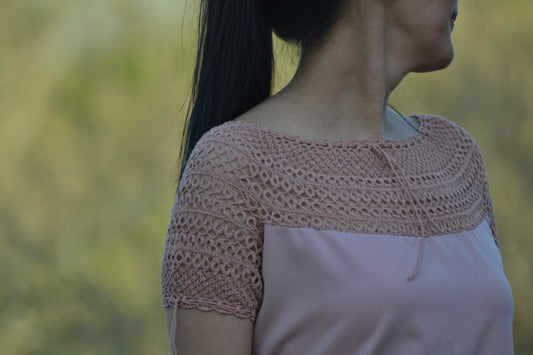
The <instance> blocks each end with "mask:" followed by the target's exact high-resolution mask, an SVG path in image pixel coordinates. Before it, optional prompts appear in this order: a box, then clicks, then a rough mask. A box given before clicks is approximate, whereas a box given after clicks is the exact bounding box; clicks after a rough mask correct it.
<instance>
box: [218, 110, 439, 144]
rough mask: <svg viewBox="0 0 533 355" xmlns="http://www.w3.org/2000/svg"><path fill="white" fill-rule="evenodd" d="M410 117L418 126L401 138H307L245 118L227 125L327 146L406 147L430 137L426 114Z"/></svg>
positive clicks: (293, 140) (289, 139) (299, 142)
mask: <svg viewBox="0 0 533 355" xmlns="http://www.w3.org/2000/svg"><path fill="white" fill-rule="evenodd" d="M409 117H412V118H414V119H415V120H416V121H417V123H418V127H417V130H416V131H415V132H414V133H413V134H411V135H410V136H407V137H404V138H400V139H390V138H381V139H353V140H349V139H334V138H305V137H301V136H297V135H294V134H289V133H286V132H284V131H281V130H277V129H274V128H270V127H266V126H264V125H262V124H260V123H257V122H248V121H243V120H232V121H228V122H226V125H235V126H242V127H247V128H248V129H251V130H254V131H260V132H263V133H266V134H268V135H270V136H273V137H275V138H280V139H283V140H285V141H289V142H293V143H298V144H304V145H310V146H327V147H349V146H376V145H379V146H381V147H405V146H411V145H413V144H415V143H417V142H419V141H421V140H424V139H425V138H426V137H428V131H429V129H428V124H427V123H428V119H427V117H426V116H424V115H416V114H413V115H410V116H409Z"/></svg>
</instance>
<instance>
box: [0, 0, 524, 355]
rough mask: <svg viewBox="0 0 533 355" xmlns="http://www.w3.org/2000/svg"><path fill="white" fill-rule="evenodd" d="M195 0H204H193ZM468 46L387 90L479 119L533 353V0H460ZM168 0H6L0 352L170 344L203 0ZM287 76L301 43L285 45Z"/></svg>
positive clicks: (519, 325)
mask: <svg viewBox="0 0 533 355" xmlns="http://www.w3.org/2000/svg"><path fill="white" fill-rule="evenodd" d="M194 4H195V3H194V2H190V4H188V6H189V7H190V6H193V5H194ZM460 5H461V10H460V16H459V19H458V22H457V26H456V30H455V31H456V32H455V34H454V40H455V45H456V53H457V54H456V59H455V62H454V63H453V64H452V66H451V67H450V68H448V69H446V70H445V71H442V72H437V73H431V74H422V75H421V74H413V75H410V76H409V77H408V78H406V79H405V81H404V83H403V84H402V85H401V86H400V88H399V89H398V90H397V91H396V92H395V93H394V95H393V97H392V99H391V102H392V103H393V104H394V105H395V106H396V107H397V108H399V109H400V110H401V111H402V112H404V113H406V114H408V113H411V112H417V113H435V114H439V115H442V116H445V117H447V118H449V119H451V120H453V121H455V122H457V123H458V124H460V125H462V126H463V127H465V128H466V129H467V130H468V131H469V132H470V133H471V134H472V136H473V137H474V138H475V139H476V141H477V142H478V144H479V145H480V147H481V149H482V151H483V154H484V157H485V163H486V167H487V171H488V175H489V182H490V184H491V191H492V196H493V200H494V206H495V211H496V218H497V223H498V230H499V234H500V238H501V242H502V247H501V252H502V256H503V261H504V266H505V270H506V273H507V276H508V278H509V281H510V283H511V286H512V288H513V292H514V298H515V323H514V336H515V348H516V353H517V354H519V355H520V354H531V353H533V339H532V338H531V334H533V259H532V258H531V252H532V250H533V239H532V238H530V234H529V233H530V231H531V230H533V205H532V204H531V203H530V201H532V200H533V185H532V184H531V182H532V181H533V159H532V157H531V154H532V152H533V100H531V98H530V97H529V95H531V94H532V93H533V74H532V72H531V67H530V66H531V64H532V63H533V26H532V24H531V21H530V15H531V13H533V3H531V1H529V0H509V1H506V2H501V1H496V0H485V1H482V2H481V1H478V2H468V3H465V4H463V3H460ZM183 9H184V2H183V1H169V0H129V1H127V2H126V1H119V0H92V1H67V0H23V1H14V0H5V1H2V2H1V3H0V67H1V68H2V69H1V71H0V159H1V161H2V166H1V168H0V269H1V270H2V272H1V273H0V285H1V287H0V352H1V353H2V354H94V353H98V354H159V353H161V354H162V353H166V352H167V351H168V350H167V349H168V346H167V332H166V322H165V318H164V312H163V309H162V308H161V298H160V286H159V273H160V260H161V255H162V251H163V241H164V236H165V232H166V225H167V223H168V217H169V215H170V207H171V204H172V201H173V199H174V189H175V181H174V179H175V173H176V171H175V168H176V162H175V160H176V157H177V146H178V141H179V132H180V129H181V122H182V118H183V115H184V113H185V112H186V100H187V90H188V86H189V82H190V77H191V73H192V69H193V59H194V50H195V49H194V36H192V35H191V34H192V33H193V32H194V26H193V25H192V22H193V21H189V18H191V17H192V16H193V15H194V6H193V8H188V10H187V11H185V12H184V10H183ZM277 49H278V51H277V52H278V54H279V55H280V56H279V58H278V68H277V69H278V77H277V87H278V88H280V87H282V86H283V84H284V83H285V82H286V81H287V80H288V78H289V77H290V75H291V74H292V71H293V70H294V67H295V65H296V62H297V60H296V59H295V57H294V55H293V56H292V57H290V54H294V53H295V50H294V49H291V48H290V47H287V46H285V45H281V44H279V43H278V45H277Z"/></svg>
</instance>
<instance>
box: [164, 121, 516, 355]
mask: <svg viewBox="0 0 533 355" xmlns="http://www.w3.org/2000/svg"><path fill="white" fill-rule="evenodd" d="M415 119H416V120H417V121H418V123H419V127H418V128H419V131H420V132H419V133H416V134H414V135H413V136H411V137H408V138H406V139H402V140H399V141H393V140H382V141H334V140H321V141H316V140H310V139H302V138H299V137H294V136H289V135H286V134H284V133H282V132H276V131H273V130H270V129H267V128H263V127H261V126H258V125H254V124H249V123H246V122H227V123H225V124H223V125H220V126H218V127H215V128H214V129H212V130H211V131H209V132H208V133H206V134H205V135H204V136H203V137H202V139H201V140H200V141H199V142H198V143H197V145H196V147H195V148H194V151H193V153H192V155H191V157H190V159H189V161H188V163H187V167H186V169H185V172H184V174H183V176H182V179H181V181H180V187H179V190H178V193H177V196H176V201H175V204H174V207H173V209H172V216H171V219H170V223H169V226H168V233H167V237H166V241H165V252H164V255H163V260H162V274H161V276H162V278H161V284H162V293H163V305H164V306H165V307H176V306H177V307H183V308H196V309H201V310H206V311H208V310H215V311H217V312H220V313H223V314H231V315H234V316H237V317H241V318H247V319H250V320H252V321H256V318H257V314H258V312H259V310H260V308H261V305H262V303H263V301H264V295H268V294H269V292H271V290H269V289H268V288H267V287H268V284H267V283H264V279H263V276H264V275H263V274H262V273H261V270H262V267H264V265H263V257H266V256H268V254H267V253H266V252H264V250H263V247H264V245H263V243H264V242H267V241H268V240H267V239H265V238H264V237H265V228H267V229H268V228H269V227H267V226H272V227H273V226H278V227H280V228H281V227H283V228H289V229H295V230H299V229H302V228H303V229H306V230H309V231H313V230H314V231H336V232H342V233H351V234H353V235H357V236H360V235H365V236H371V235H372V236H374V238H376V243H377V240H382V239H383V238H385V237H384V236H388V237H387V238H385V239H387V240H391V238H392V237H393V236H395V237H396V238H397V239H398V240H402V241H403V243H404V244H403V245H404V246H403V247H402V249H401V250H403V252H404V253H408V254H409V255H402V256H403V257H405V259H404V258H401V259H400V258H399V256H398V255H397V256H396V257H397V259H396V261H397V264H394V263H391V261H389V260H386V259H383V258H385V255H389V254H388V253H385V254H384V256H383V257H379V254H378V253H377V252H376V253H375V254H373V258H377V259H376V260H375V261H374V264H375V263H377V264H379V263H380V262H384V263H385V264H384V265H390V267H391V268H393V267H395V268H396V267H397V268H398V269H397V270H396V271H398V272H399V270H401V271H402V272H401V275H400V273H398V274H397V275H396V276H398V280H397V282H405V281H406V280H405V279H406V277H407V276H411V279H413V281H412V282H413V285H411V286H406V287H415V286H414V285H418V283H420V281H419V280H418V277H422V275H426V276H424V277H427V275H428V272H429V271H428V270H426V267H430V265H431V264H429V263H428V259H430V258H432V257H433V254H432V253H433V252H435V250H436V249H434V247H433V249H432V245H433V246H434V243H435V242H434V240H436V239H435V238H437V237H438V238H443V240H445V239H449V237H448V236H449V235H451V234H458V235H459V234H460V233H462V232H465V231H472V230H474V229H475V228H477V227H478V226H479V225H480V224H481V223H482V222H483V221H485V220H486V221H487V223H488V224H487V226H488V227H489V228H488V230H487V231H486V232H487V233H486V235H487V236H490V238H489V240H491V241H492V243H493V245H492V252H497V248H496V246H497V245H498V243H499V239H498V234H497V232H496V224H495V219H494V213H493V208H492V200H491V197H490V192H489V185H488V182H487V178H486V175H485V168H484V165H483V159H482V157H481V153H480V151H479V148H478V147H477V145H476V144H475V142H474V140H473V139H472V138H471V137H470V136H469V135H468V133H467V132H465V131H464V130H463V129H462V128H460V127H458V126H457V125H455V124H453V123H451V122H449V121H447V120H445V119H443V118H440V117H435V116H415ZM489 231H490V232H489ZM311 235H314V234H313V233H311ZM444 236H446V237H445V238H444ZM356 239H357V240H363V239H360V238H359V237H357V238H356ZM468 240H469V238H460V239H457V241H458V243H459V242H460V241H464V242H467V241H468ZM486 242H487V241H486V240H485V243H486ZM394 243H396V240H395V241H393V242H391V243H390V244H391V245H392V244H394ZM280 245H282V244H280ZM407 245H408V246H409V247H408V248H407V247H406V246H407ZM464 248H466V246H463V247H460V246H459V245H456V246H455V249H454V248H451V249H445V248H444V249H443V250H448V252H449V253H452V252H457V253H462V252H464V251H465V250H466V249H464ZM468 250H469V251H471V252H477V250H476V249H468ZM487 250H490V249H488V246H487V245H485V249H484V250H482V251H481V252H482V254H480V255H485V254H486V253H487ZM280 252H281V251H280ZM457 257H458V258H459V257H460V255H457ZM357 258H359V256H357V254H355V255H354V259H357ZM472 258H473V259H472V260H478V259H476V255H473V256H472ZM333 259H334V260H335V258H333ZM362 260H366V259H362ZM439 260H440V259H439ZM495 260H496V259H495V258H494V257H492V259H491V262H493V263H494V262H495ZM463 261H464V262H463V263H460V265H461V268H463V269H464V270H463V271H464V272H465V273H469V272H470V271H471V270H470V269H469V268H471V269H472V270H477V269H478V268H479V265H477V264H475V263H468V262H466V259H464V260H463ZM478 261H479V260H478ZM292 262H293V263H294V265H298V263H300V262H302V261H300V260H297V259H296V260H293V261H292ZM354 262H359V261H357V260H354ZM415 265H416V267H415ZM407 266H410V267H411V270H407V274H406V270H405V267H407ZM376 267H377V266H376ZM442 267H444V266H442ZM492 267H493V268H492V269H491V268H489V269H487V272H495V273H496V274H494V276H495V278H496V279H498V278H501V276H502V275H503V274H502V271H501V263H499V264H494V265H493V266H492ZM494 268H496V269H494ZM378 270H379V268H378ZM496 271H497V272H496ZM446 272H447V271H446V270H441V271H440V273H436V274H435V276H434V277H435V278H436V279H435V280H434V282H445V281H447V280H446V279H444V280H439V279H438V278H439V277H444V276H445V275H446ZM374 276H375V277H381V275H378V274H376V275H374ZM373 281H374V282H380V281H383V280H373ZM310 282H311V281H310ZM368 282H369V280H361V284H359V285H358V287H362V288H364V287H370V286H372V287H374V286H373V285H372V284H367V283H368ZM461 285H463V286H465V287H466V285H465V284H464V283H463V284H461ZM499 285H500V287H502V289H500V290H499V291H498V292H500V293H502V294H503V293H505V290H504V289H505V287H508V286H505V285H503V283H502V282H501V280H500V283H499ZM451 286H457V285H451ZM417 290H418V289H417ZM464 291H465V294H466V295H467V296H469V297H470V296H471V295H472V294H471V292H472V290H467V289H465V290H464ZM291 292H292V291H291ZM330 292H334V290H330ZM427 292H428V293H429V294H430V295H432V293H431V292H434V289H433V288H430V289H428V290H427ZM417 293H420V295H421V296H422V297H421V298H420V302H421V305H422V306H423V305H424V300H425V298H424V296H427V294H426V293H424V292H422V291H417ZM340 296H341V295H339V297H340ZM287 297H293V296H292V295H291V294H287ZM332 300H334V299H332ZM488 301H490V299H488ZM488 301H487V302H488ZM495 301H497V303H498V302H501V299H498V300H495ZM508 301H509V300H508ZM366 302H367V303H366V304H368V300H366ZM322 306H323V307H324V308H325V309H328V308H332V309H333V308H334V304H333V303H331V302H330V300H329V299H324V302H323V304H322ZM361 306H362V307H364V306H365V304H362V305H360V307H361ZM407 306H411V304H406V307H407ZM436 306H437V307H438V304H437V305H436ZM511 307H512V302H511ZM424 309H425V310H426V311H428V312H429V310H428V309H427V308H424ZM497 309H500V308H497ZM500 310H501V311H502V312H503V313H502V314H500V317H502V318H501V319H503V318H505V317H508V316H509V312H508V310H509V305H508V307H507V308H506V309H500ZM262 312H263V311H262ZM376 316H379V317H381V315H379V314H377V313H376ZM308 317H312V314H309V315H308ZM379 317H378V319H376V320H375V321H376V322H377V321H381V320H382V318H379ZM355 319H357V317H355ZM506 319H507V318H506ZM326 320H327V318H326V319H325V320H324V321H326ZM424 321H428V319H425V320H424ZM434 321H435V322H439V319H434ZM481 323H482V322H481V321H480V322H479V324H478V325H481ZM341 324H342V323H341ZM341 324H339V325H338V326H341ZM417 324H418V323H417ZM380 326H381V325H380ZM508 326H509V327H510V324H508ZM487 327H488V325H487ZM502 327H503V325H502ZM413 329H414V328H413ZM439 329H443V328H439ZM483 329H485V328H483ZM487 329H488V328H487ZM509 332H510V328H509ZM373 334H378V335H379V334H381V333H379V331H378V332H377V333H373ZM424 334H426V333H424ZM426 335H427V334H426ZM477 335H479V334H477ZM408 336H410V335H409V334H408ZM417 336H418V335H417ZM465 336H471V334H470V333H468V334H465ZM443 337H445V335H443ZM380 339H381V338H380ZM445 339H448V338H445ZM480 339H481V338H480ZM482 339H485V337H482ZM480 341H481V340H480ZM376 344H378V343H376ZM378 345H379V344H378ZM376 346H377V345H376ZM480 346H483V345H480ZM303 353H305V352H303Z"/></svg>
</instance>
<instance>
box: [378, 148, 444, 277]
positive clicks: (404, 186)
mask: <svg viewBox="0 0 533 355" xmlns="http://www.w3.org/2000/svg"><path fill="white" fill-rule="evenodd" d="M370 147H371V148H373V149H374V150H375V151H376V152H378V153H380V154H381V155H383V156H384V157H385V160H387V163H388V164H389V166H390V168H391V171H392V172H393V173H394V174H395V175H396V178H397V179H398V182H399V184H400V187H401V188H402V189H403V190H404V191H405V193H406V194H407V195H408V196H409V199H410V200H411V206H413V208H414V210H415V213H416V218H417V220H418V224H419V225H420V230H421V237H419V238H420V244H419V246H418V256H417V258H416V265H415V267H414V269H413V271H412V272H411V274H410V275H409V276H407V281H413V280H414V279H415V277H416V275H417V274H418V272H419V271H420V266H421V264H422V256H423V254H424V241H425V240H426V237H429V235H426V228H425V227H424V222H423V221H422V216H421V211H420V209H421V210H422V211H424V213H425V214H426V216H427V218H428V220H429V221H430V222H431V223H432V224H433V225H435V226H436V227H437V228H439V226H438V225H437V224H436V223H435V222H434V220H433V218H431V216H430V214H429V212H428V211H427V210H426V209H425V208H424V206H423V205H421V207H420V209H419V208H416V207H415V197H414V195H413V192H412V191H411V189H410V188H409V186H408V185H407V184H408V183H407V178H406V175H405V171H404V170H403V169H402V167H401V166H399V165H397V164H394V161H393V159H392V158H391V157H390V155H389V154H388V153H387V152H386V151H385V150H384V149H383V148H382V147H381V146H380V145H379V144H377V145H375V146H374V145H372V146H370ZM397 170H399V171H400V172H401V173H402V174H403V175H400V174H398V172H397Z"/></svg>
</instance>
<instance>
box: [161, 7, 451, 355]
mask: <svg viewBox="0 0 533 355" xmlns="http://www.w3.org/2000/svg"><path fill="white" fill-rule="evenodd" d="M454 8H456V0H401V1H400V0H351V1H349V2H348V4H347V6H346V8H345V9H344V11H341V17H340V18H339V20H338V21H337V23H336V24H335V25H334V26H333V27H332V29H331V30H330V31H329V33H328V35H327V37H326V38H325V40H324V41H322V44H318V45H314V46H308V47H307V48H305V50H304V52H303V55H302V58H301V61H300V66H299V68H298V70H297V73H296V74H295V76H294V78H293V80H292V81H291V82H290V83H289V84H288V85H287V86H286V87H285V88H284V89H283V90H281V91H280V92H279V93H277V94H276V95H274V96H273V97H271V98H269V99H268V100H266V101H264V102H263V103H261V104H260V105H258V106H256V107H255V108H253V109H252V110H250V111H248V112H247V113H245V114H244V115H242V116H240V117H238V118H237V120H243V121H246V122H253V123H258V124H260V125H262V126H264V127H268V128H270V129H274V130H277V131H282V132H284V133H286V134H289V135H294V136H300V137H302V138H306V139H316V140H321V139H333V140H363V139H366V140H381V139H383V138H387V139H402V138H405V137H408V136H410V135H412V134H414V132H415V130H414V129H413V128H412V127H411V126H410V125H409V124H407V123H405V121H403V119H401V118H400V117H399V116H398V115H397V114H395V113H393V112H392V111H390V110H388V109H387V102H388V99H389V95H390V94H391V92H392V91H393V90H394V89H395V88H396V87H397V86H398V85H399V84H400V82H401V81H402V79H403V78H404V77H405V76H406V75H407V74H408V73H409V72H416V71H419V72H420V71H430V70H437V69H442V68H444V67H446V66H447V65H448V64H449V63H450V62H451V60H452V59H453V46H452V43H451V39H450V33H451V27H452V25H451V23H452V21H451V19H450V18H451V16H452V14H453V12H454ZM424 19H426V21H424ZM411 123H412V124H413V125H416V121H414V120H411ZM167 319H168V322H169V329H170V324H171V320H172V310H167ZM252 335H253V323H252V322H251V321H250V320H248V319H240V318H237V317H235V316H230V315H221V314H219V313H216V312H202V311H199V310H186V309H181V308H179V309H178V311H177V328H176V334H174V335H172V334H171V335H170V336H171V337H172V336H175V339H176V344H177V347H178V349H179V354H180V355H182V354H184V355H194V354H233V355H240V354H242V355H244V354H246V355H249V354H250V353H251V347H252Z"/></svg>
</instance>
